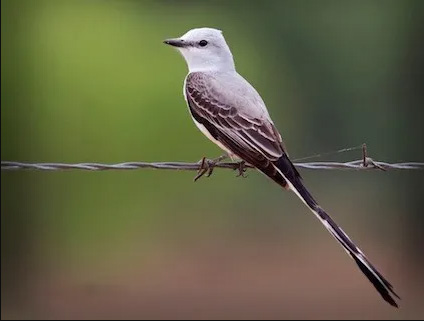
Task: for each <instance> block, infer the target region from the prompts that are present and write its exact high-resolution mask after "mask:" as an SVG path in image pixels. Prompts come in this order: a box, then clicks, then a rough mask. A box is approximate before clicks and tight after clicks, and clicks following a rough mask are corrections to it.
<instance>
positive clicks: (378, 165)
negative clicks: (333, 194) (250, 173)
mask: <svg viewBox="0 0 424 321" xmlns="http://www.w3.org/2000/svg"><path fill="white" fill-rule="evenodd" d="M364 156H365V157H363V158H362V159H360V160H356V161H351V162H345V163H340V162H309V163H294V165H295V166H296V167H298V168H303V169H311V170H330V169H339V170H372V169H378V170H424V162H406V163H386V162H377V161H374V160H372V159H371V158H369V157H366V154H364ZM364 160H365V162H364ZM200 167H201V164H200V163H184V162H156V163H146V162H125V163H118V164H101V163H77V164H67V163H24V162H11V161H1V170H2V171H10V170H23V169H26V170H39V171H69V170H86V171H104V170H136V169H143V168H151V169H168V170H185V171H198V170H199V169H200ZM239 167H240V163H238V162H219V163H216V164H215V165H214V168H226V169H232V170H235V169H238V168H239ZM245 167H246V168H252V166H250V165H249V164H246V165H245Z"/></svg>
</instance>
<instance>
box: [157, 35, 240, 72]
mask: <svg viewBox="0 0 424 321" xmlns="http://www.w3.org/2000/svg"><path fill="white" fill-rule="evenodd" d="M164 43H166V44H168V45H171V46H174V47H176V48H177V49H178V50H179V51H180V52H181V54H182V55H183V57H184V59H185V60H186V62H187V65H188V69H189V71H190V72H194V71H231V70H235V67H234V60H233V55H232V54H231V51H230V48H229V47H228V45H227V43H226V42H225V39H224V36H223V35H222V31H221V30H218V29H213V28H198V29H192V30H190V31H188V32H187V33H186V34H185V35H183V36H182V37H180V38H175V39H167V40H165V41H164Z"/></svg>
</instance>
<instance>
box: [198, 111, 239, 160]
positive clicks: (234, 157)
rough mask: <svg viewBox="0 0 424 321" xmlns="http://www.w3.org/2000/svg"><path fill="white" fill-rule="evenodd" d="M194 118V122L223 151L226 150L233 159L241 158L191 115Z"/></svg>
mask: <svg viewBox="0 0 424 321" xmlns="http://www.w3.org/2000/svg"><path fill="white" fill-rule="evenodd" d="M191 118H192V119H193V122H194V123H195V124H196V126H197V128H199V129H200V131H201V132H202V133H203V134H204V135H205V136H206V137H207V138H209V139H210V140H211V141H212V142H214V143H215V144H216V145H218V147H219V148H221V149H222V150H223V151H225V152H226V153H227V154H228V156H230V157H231V159H232V160H236V159H240V157H238V156H237V155H235V154H234V153H233V152H232V151H230V150H229V149H228V148H226V147H225V146H224V145H222V144H221V142H220V141H218V140H216V139H215V138H213V137H212V135H211V134H210V133H209V132H208V130H207V129H206V127H205V126H203V125H202V124H200V123H199V122H197V121H196V120H195V119H194V118H193V116H192V117H191Z"/></svg>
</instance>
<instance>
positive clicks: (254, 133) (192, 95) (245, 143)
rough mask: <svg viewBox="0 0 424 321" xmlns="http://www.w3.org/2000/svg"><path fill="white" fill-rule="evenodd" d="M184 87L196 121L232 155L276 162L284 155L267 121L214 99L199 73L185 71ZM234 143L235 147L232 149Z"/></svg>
mask: <svg viewBox="0 0 424 321" xmlns="http://www.w3.org/2000/svg"><path fill="white" fill-rule="evenodd" d="M185 90H186V97H187V101H188V103H189V107H190V111H191V113H192V115H193V117H194V118H195V119H196V121H198V122H199V123H201V124H203V125H204V126H205V127H206V128H207V129H208V127H213V128H214V129H213V131H214V132H215V136H216V138H219V139H218V140H219V141H220V142H221V143H223V144H224V145H225V146H226V147H228V148H229V149H230V150H232V151H233V152H234V153H235V154H236V155H238V156H240V157H241V158H243V159H244V157H242V155H240V154H241V153H242V154H246V153H249V154H251V156H252V157H256V158H258V159H263V158H266V159H268V160H270V161H276V160H277V159H279V158H280V157H281V156H282V155H283V154H284V151H283V147H282V144H281V137H280V135H279V134H278V131H277V130H276V129H275V127H274V125H273V124H272V123H271V122H270V121H269V120H267V119H265V118H264V119H259V118H252V117H249V116H248V115H245V114H243V113H242V112H240V111H239V110H238V108H237V107H238V106H235V105H231V103H227V104H223V103H222V102H218V101H217V99H216V97H214V95H213V94H211V88H210V87H208V83H207V80H206V79H205V78H204V76H203V74H202V73H191V74H189V75H188V76H187V80H186V89H185ZM206 122H207V123H209V124H205V123H206ZM208 130H209V129H208ZM211 134H212V133H211ZM234 144H236V145H237V146H238V148H237V150H233V148H234ZM230 145H231V146H230ZM252 165H254V164H252Z"/></svg>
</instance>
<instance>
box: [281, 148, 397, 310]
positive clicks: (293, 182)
mask: <svg viewBox="0 0 424 321" xmlns="http://www.w3.org/2000/svg"><path fill="white" fill-rule="evenodd" d="M273 165H274V167H275V169H276V171H277V172H278V173H279V174H280V175H281V176H282V177H283V178H284V180H285V181H286V183H287V185H288V186H287V187H288V188H289V189H290V190H292V191H293V192H294V193H295V194H296V195H297V196H298V197H299V198H300V199H301V200H302V201H303V203H305V204H306V206H307V207H308V208H309V209H310V210H311V211H312V212H313V213H314V214H315V216H316V217H317V218H318V219H319V220H320V222H321V223H322V224H323V225H324V226H325V227H326V228H327V230H328V231H329V232H330V233H331V235H332V236H333V237H334V238H335V239H336V240H337V241H338V242H339V243H340V244H341V245H342V246H343V248H344V249H345V251H346V252H347V253H348V254H349V255H350V256H351V257H352V259H353V260H354V261H355V262H356V264H357V265H358V267H359V268H360V269H361V271H362V273H364V274H365V276H366V277H367V278H368V280H369V281H370V282H371V283H372V284H373V285H374V287H375V288H376V290H377V291H378V292H379V293H380V295H381V296H382V297H383V299H384V300H386V301H387V302H388V303H389V304H391V305H392V306H394V307H398V304H397V303H396V301H395V300H394V298H393V296H395V297H396V298H398V299H400V297H399V296H398V295H397V294H396V293H395V292H394V290H393V287H392V285H391V284H390V283H389V282H388V281H387V280H386V279H385V278H384V277H383V276H382V275H381V274H380V272H378V271H377V269H376V268H375V267H374V266H373V265H372V264H371V263H370V262H369V261H368V259H367V258H366V257H365V255H364V253H363V252H362V251H361V250H360V249H359V248H358V247H357V246H356V245H355V244H354V243H353V242H352V241H351V239H350V238H349V237H348V236H347V235H346V233H345V232H344V231H343V230H342V229H341V228H340V227H339V226H338V225H337V224H336V223H335V222H334V221H333V219H332V218H331V217H330V216H329V215H328V214H327V213H326V212H325V211H324V210H323V209H322V208H321V207H320V206H319V205H318V203H317V202H316V201H315V199H314V198H313V197H312V195H311V194H310V193H309V191H308V190H307V189H306V187H305V186H304V185H303V183H302V179H301V177H300V175H299V174H298V173H297V170H296V169H295V168H294V166H293V164H292V163H291V161H290V160H289V159H288V157H287V156H286V155H284V156H283V157H281V158H280V159H279V160H278V161H277V162H275V163H274V164H273ZM284 172H286V174H284ZM289 173H290V174H294V175H287V174H289ZM392 295H393V296H392Z"/></svg>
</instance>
